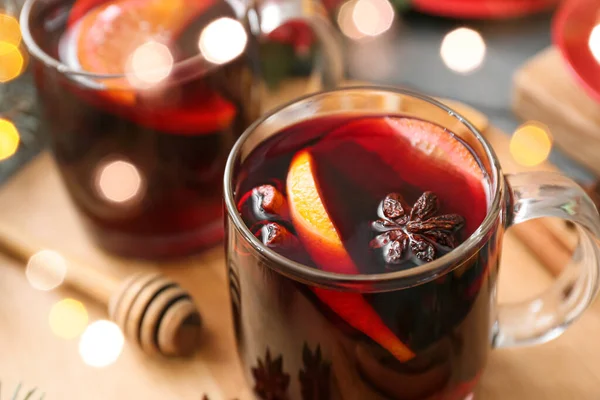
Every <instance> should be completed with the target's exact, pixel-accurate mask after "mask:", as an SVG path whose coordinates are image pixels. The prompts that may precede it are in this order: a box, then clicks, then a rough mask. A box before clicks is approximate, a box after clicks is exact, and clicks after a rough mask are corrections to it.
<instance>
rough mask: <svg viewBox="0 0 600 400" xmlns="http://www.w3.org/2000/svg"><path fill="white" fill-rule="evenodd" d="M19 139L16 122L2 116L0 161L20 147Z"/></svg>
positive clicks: (0, 121) (0, 119)
mask: <svg viewBox="0 0 600 400" xmlns="http://www.w3.org/2000/svg"><path fill="white" fill-rule="evenodd" d="M1 58H2V57H0V60H1ZM19 141H20V139H19V131H18V130H17V128H16V127H15V124H13V123H12V122H10V121H9V120H7V119H4V118H0V161H2V160H6V159H7V158H9V157H10V156H12V155H13V154H15V153H16V151H17V149H18V148H19Z"/></svg>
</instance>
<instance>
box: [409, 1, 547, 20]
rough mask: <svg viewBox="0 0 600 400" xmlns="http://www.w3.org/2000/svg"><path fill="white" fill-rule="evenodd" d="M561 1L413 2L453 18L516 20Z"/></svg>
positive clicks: (419, 9)
mask: <svg viewBox="0 0 600 400" xmlns="http://www.w3.org/2000/svg"><path fill="white" fill-rule="evenodd" d="M558 2H559V0H412V2H411V4H412V6H413V7H414V8H415V9H416V10H418V11H420V12H423V13H427V14H433V15H439V16H443V17H451V18H469V19H502V18H515V17H521V16H525V15H529V14H534V13H537V12H540V11H544V10H549V9H551V8H553V7H554V6H555V5H556V4H557V3H558Z"/></svg>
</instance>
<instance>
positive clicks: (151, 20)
mask: <svg viewBox="0 0 600 400" xmlns="http://www.w3.org/2000/svg"><path fill="white" fill-rule="evenodd" d="M212 5H214V2H213V0H200V1H186V0H114V1H101V0H78V1H77V2H76V3H75V5H74V7H73V10H72V12H71V14H70V18H69V25H70V26H71V27H72V29H75V30H76V34H75V35H76V37H75V39H74V40H75V46H76V54H77V61H78V63H79V65H80V67H81V69H83V70H84V71H86V72H90V73H94V74H99V75H123V76H124V77H118V78H106V79H102V80H101V83H102V84H104V86H105V87H106V89H102V90H98V93H97V97H99V98H100V100H102V101H103V102H105V103H108V105H109V106H110V108H111V111H114V112H116V113H118V114H120V115H122V116H124V117H126V118H128V119H131V120H133V121H134V122H136V123H138V124H141V125H145V126H148V127H150V128H152V129H158V130H167V131H169V132H172V133H177V134H198V133H209V132H214V131H216V130H220V129H224V128H227V127H228V126H229V125H230V124H231V122H232V120H233V118H234V117H235V114H236V108H235V106H234V105H233V104H232V103H231V102H229V101H228V100H226V99H225V98H223V97H222V96H221V95H219V93H217V92H216V91H215V90H213V89H211V88H209V87H208V86H206V85H196V84H195V85H194V86H195V87H194V89H193V90H195V91H197V93H193V94H192V96H190V98H187V97H186V98H183V99H181V100H180V101H178V102H177V103H178V104H161V105H159V106H153V107H148V106H146V105H145V104H140V102H139V101H138V96H139V90H144V89H145V88H143V87H141V88H140V87H136V85H135V82H132V79H131V77H132V75H133V78H135V76H136V72H139V71H136V69H135V68H136V65H135V60H136V58H135V57H136V55H139V56H140V59H139V61H138V62H137V64H138V66H141V67H142V68H144V67H145V66H146V65H153V66H154V67H150V68H155V70H154V71H152V70H148V71H141V73H142V74H147V75H145V76H146V77H149V80H150V81H151V82H150V83H159V82H160V81H161V80H163V79H164V80H165V81H166V80H167V78H168V75H169V73H170V71H171V69H172V68H173V66H174V64H175V62H176V60H177V54H172V53H171V52H172V51H174V50H173V47H174V46H172V44H173V43H174V41H175V40H176V39H177V37H178V35H179V34H180V33H181V32H182V31H183V30H184V29H185V27H186V26H188V25H189V24H190V23H191V22H192V21H193V20H194V19H195V18H197V17H198V16H199V15H200V14H201V13H203V12H204V11H206V10H207V9H208V8H209V7H211V6H212ZM144 57H146V58H147V57H150V58H151V59H150V60H145V59H144ZM146 61H147V62H146ZM132 68H133V71H131V70H132ZM145 83H147V82H145ZM182 85H183V86H185V82H184V83H182ZM198 86H199V87H198ZM184 89H185V87H184ZM94 95H96V93H94ZM102 101H101V102H102ZM101 102H100V103H101ZM164 103H168V102H164Z"/></svg>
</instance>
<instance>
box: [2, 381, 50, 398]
mask: <svg viewBox="0 0 600 400" xmlns="http://www.w3.org/2000/svg"><path fill="white" fill-rule="evenodd" d="M22 387H23V384H22V383H21V382H19V384H18V385H17V387H16V388H15V391H14V392H13V395H12V398H11V400H19V392H20V391H21V389H22ZM36 391H37V387H34V388H33V389H31V390H29V391H28V392H27V394H26V395H25V397H24V398H23V400H33V395H35V393H36ZM45 396H46V393H42V394H41V395H40V398H39V400H43V399H44V397H45ZM0 400H2V382H0Z"/></svg>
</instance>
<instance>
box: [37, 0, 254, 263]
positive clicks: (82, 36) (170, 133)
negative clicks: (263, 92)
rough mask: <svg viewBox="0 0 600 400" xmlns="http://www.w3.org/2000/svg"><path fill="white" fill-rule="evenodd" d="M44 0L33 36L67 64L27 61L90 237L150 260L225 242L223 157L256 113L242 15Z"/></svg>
mask: <svg viewBox="0 0 600 400" xmlns="http://www.w3.org/2000/svg"><path fill="white" fill-rule="evenodd" d="M42 4H43V5H39V6H38V7H36V8H34V10H35V12H34V13H33V12H32V14H31V15H30V16H29V26H30V29H31V35H32V39H33V40H34V41H35V42H36V44H37V45H38V46H39V47H40V48H41V50H42V51H43V52H45V54H46V55H47V56H48V57H51V58H53V59H55V60H57V61H56V62H61V63H62V64H63V66H64V67H65V68H70V70H67V71H66V72H65V69H64V68H63V69H62V70H61V69H60V68H58V69H55V68H51V65H48V64H47V63H46V62H47V60H46V59H37V58H36V59H34V60H33V61H34V73H35V77H36V83H37V88H38V92H39V97H40V99H41V103H42V106H43V110H44V112H45V115H46V127H47V129H48V132H49V135H50V137H51V146H52V149H53V153H54V156H55V160H56V163H57V164H58V167H59V170H60V173H61V175H62V178H63V181H64V183H65V185H66V187H67V189H68V191H69V193H70V195H71V197H72V199H73V201H74V203H75V205H76V206H77V207H78V209H79V211H80V213H81V214H82V216H83V219H84V221H85V222H86V226H87V227H88V228H89V229H90V230H91V232H92V234H93V237H94V238H96V239H97V241H98V243H99V244H100V245H101V246H102V247H104V248H105V249H107V250H110V251H112V252H115V253H117V254H120V255H125V256H137V257H150V258H152V257H163V256H177V255H183V254H186V253H189V252H191V251H195V250H198V249H201V248H203V247H205V246H208V245H211V244H214V243H215V242H217V241H219V240H221V238H222V234H223V226H222V218H223V217H222V176H223V169H224V164H225V160H226V157H227V154H228V152H229V150H230V148H231V147H232V145H233V143H234V142H235V140H236V138H237V137H238V136H239V135H240V134H241V132H242V131H243V130H244V129H245V128H246V127H247V126H248V125H249V123H250V122H251V121H252V120H254V119H256V117H257V116H258V113H259V108H258V107H259V105H258V102H257V101H256V98H255V97H256V95H257V92H256V91H255V87H254V86H255V85H256V84H257V82H258V79H257V78H256V76H255V75H256V62H257V59H256V57H255V54H254V49H255V47H256V46H255V44H254V43H253V38H252V37H251V35H248V34H246V30H245V28H244V25H243V23H244V21H243V20H241V22H239V21H238V19H236V18H237V17H236V14H235V13H234V10H233V9H232V8H231V6H230V5H229V3H227V2H225V1H220V0H200V1H194V2H187V1H183V0H180V1H177V0H175V1H173V0H150V1H138V0H110V1H98V0H95V1H94V0H77V1H76V2H75V3H74V4H72V2H60V1H50V2H44V3H42ZM223 31H226V32H228V34H227V35H226V36H227V37H226V39H227V40H225V41H223V40H221V39H222V32H223ZM219 32H221V33H219ZM199 38H200V39H199ZM217 45H219V46H220V47H219V46H217ZM199 47H200V50H201V51H204V53H203V56H202V57H203V58H202V57H200V56H199V55H198V52H199ZM201 58H202V59H201ZM207 60H208V61H210V62H207Z"/></svg>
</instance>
